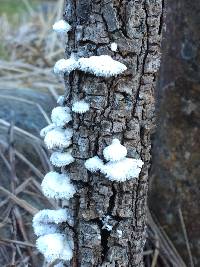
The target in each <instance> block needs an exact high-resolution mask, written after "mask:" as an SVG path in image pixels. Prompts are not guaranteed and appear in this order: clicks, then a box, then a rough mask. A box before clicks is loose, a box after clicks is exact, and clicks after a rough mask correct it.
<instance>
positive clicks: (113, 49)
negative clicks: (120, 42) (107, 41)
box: [110, 43, 117, 52]
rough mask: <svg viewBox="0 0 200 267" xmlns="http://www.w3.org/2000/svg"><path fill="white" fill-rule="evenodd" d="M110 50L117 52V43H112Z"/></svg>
mask: <svg viewBox="0 0 200 267" xmlns="http://www.w3.org/2000/svg"><path fill="white" fill-rule="evenodd" d="M110 48H111V50H112V51H113V52H116V51H117V44H116V43H111V45H110Z"/></svg>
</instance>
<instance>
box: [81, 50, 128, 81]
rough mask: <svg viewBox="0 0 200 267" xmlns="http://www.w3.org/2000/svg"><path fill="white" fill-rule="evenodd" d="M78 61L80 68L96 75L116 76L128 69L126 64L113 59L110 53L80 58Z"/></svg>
mask: <svg viewBox="0 0 200 267" xmlns="http://www.w3.org/2000/svg"><path fill="white" fill-rule="evenodd" d="M78 62H79V69H80V70H82V71H84V72H90V73H92V74H94V75H96V76H103V77H111V76H116V75H118V74H120V73H122V72H123V71H125V70H126V69H127V67H126V66H125V65H124V64H122V63H120V62H118V61H116V60H114V59H112V58H111V57H110V56H108V55H101V56H92V57H89V58H80V59H79V60H78Z"/></svg>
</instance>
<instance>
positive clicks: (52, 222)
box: [33, 209, 73, 236]
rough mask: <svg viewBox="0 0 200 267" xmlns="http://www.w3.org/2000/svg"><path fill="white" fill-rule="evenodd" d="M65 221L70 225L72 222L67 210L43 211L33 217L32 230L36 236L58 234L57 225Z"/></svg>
mask: <svg viewBox="0 0 200 267" xmlns="http://www.w3.org/2000/svg"><path fill="white" fill-rule="evenodd" d="M66 221H67V222H69V224H70V225H71V224H72V221H73V220H72V216H71V214H70V213H69V211H68V210H67V209H58V210H49V209H44V210H40V211H39V212H38V213H36V215H35V216H34V217H33V229H34V232H35V234H36V235H37V236H41V235H47V234H53V233H59V232H60V231H59V228H58V224H59V223H62V222H66Z"/></svg>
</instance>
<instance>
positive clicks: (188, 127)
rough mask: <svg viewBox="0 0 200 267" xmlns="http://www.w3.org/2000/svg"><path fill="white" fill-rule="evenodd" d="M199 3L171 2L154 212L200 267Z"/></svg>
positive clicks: (155, 158)
mask: <svg viewBox="0 0 200 267" xmlns="http://www.w3.org/2000/svg"><path fill="white" fill-rule="evenodd" d="M199 16H200V1H199V0H193V1H190V0H176V1H174V0H168V1H167V4H166V27H167V31H166V33H165V35H164V40H163V56H162V64H161V72H160V81H159V87H158V92H159V94H158V97H157V99H159V103H158V109H157V113H158V129H157V133H156V135H155V142H154V150H153V151H154V153H153V170H152V176H153V182H152V186H151V189H152V190H151V197H150V202H151V210H153V211H154V213H156V214H157V215H158V217H159V220H160V222H161V224H162V225H163V226H164V228H165V230H166V231H167V233H168V234H169V236H170V237H171V239H172V241H173V243H174V244H176V247H177V248H178V251H179V253H180V254H181V255H182V256H183V257H184V259H185V262H186V265H187V266H192V265H193V263H192V260H191V257H190V256H189V252H188V251H189V249H188V248H187V246H186V240H185V238H184V234H183V228H184V227H183V224H182V226H181V217H182V216H181V213H182V215H183V219H184V222H185V227H186V230H187V234H188V239H189V245H190V249H191V252H192V257H193V262H194V266H200V249H199V237H200V220H199V218H200V209H199V203H200V202H199V189H200V185H199V181H200V164H199V162H200V152H199V151H200V20H199Z"/></svg>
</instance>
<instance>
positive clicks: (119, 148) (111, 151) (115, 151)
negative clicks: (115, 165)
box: [103, 139, 127, 161]
mask: <svg viewBox="0 0 200 267" xmlns="http://www.w3.org/2000/svg"><path fill="white" fill-rule="evenodd" d="M103 155H104V158H105V159H106V160H107V161H118V160H121V159H123V158H125V157H126V155H127V149H126V147H125V146H123V145H121V144H120V141H119V140H118V139H113V141H112V143H111V145H109V146H107V147H106V148H105V149H104V150H103Z"/></svg>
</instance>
